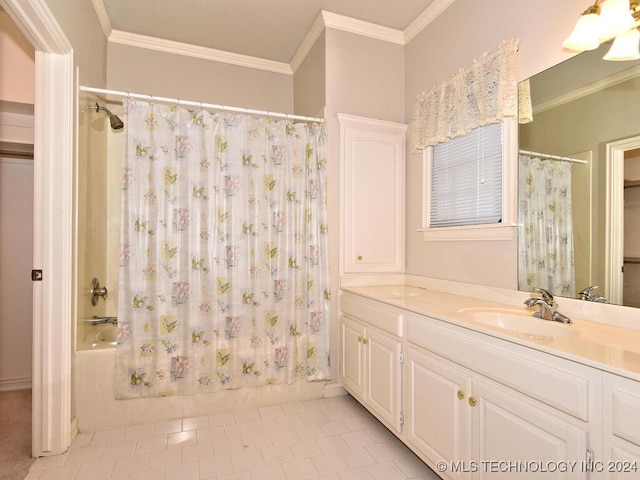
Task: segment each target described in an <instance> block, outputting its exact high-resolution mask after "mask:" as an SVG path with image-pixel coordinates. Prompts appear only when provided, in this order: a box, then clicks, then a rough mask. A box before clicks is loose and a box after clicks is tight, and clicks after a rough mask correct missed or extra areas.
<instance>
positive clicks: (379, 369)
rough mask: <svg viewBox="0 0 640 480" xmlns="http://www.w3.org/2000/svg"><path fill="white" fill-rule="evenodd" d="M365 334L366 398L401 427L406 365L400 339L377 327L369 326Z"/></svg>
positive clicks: (398, 429) (398, 428)
mask: <svg viewBox="0 0 640 480" xmlns="http://www.w3.org/2000/svg"><path fill="white" fill-rule="evenodd" d="M366 333H367V335H366V338H365V341H364V342H365V346H366V348H365V352H366V362H365V363H366V368H367V373H366V378H367V380H366V382H365V384H366V386H365V402H366V403H367V405H369V407H370V408H371V409H372V410H374V411H375V412H376V413H377V414H378V416H379V417H380V418H381V419H382V420H384V421H385V422H386V423H387V424H388V425H390V426H392V427H394V428H395V429H396V430H397V431H398V432H400V431H401V429H402V425H401V423H400V413H401V407H402V405H401V398H402V395H401V394H402V383H401V378H402V365H401V364H400V353H401V351H402V344H401V343H400V341H398V340H397V339H395V338H394V337H392V336H390V335H389V334H388V333H382V332H379V331H378V330H376V329H374V328H367V331H366Z"/></svg>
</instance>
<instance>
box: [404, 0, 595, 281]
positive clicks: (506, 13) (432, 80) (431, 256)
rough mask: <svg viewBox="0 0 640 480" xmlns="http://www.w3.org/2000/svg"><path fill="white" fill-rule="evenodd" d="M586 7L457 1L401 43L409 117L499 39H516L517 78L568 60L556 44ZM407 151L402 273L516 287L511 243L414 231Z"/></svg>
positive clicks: (415, 205) (418, 168) (416, 183)
mask: <svg viewBox="0 0 640 480" xmlns="http://www.w3.org/2000/svg"><path fill="white" fill-rule="evenodd" d="M585 8H586V4H585V2H584V1H583V0H563V1H561V2H559V1H557V0H531V1H527V2H522V1H513V0H484V1H482V2H477V1H475V0H456V1H455V2H454V3H453V4H452V5H451V6H449V7H448V8H447V9H446V10H445V11H444V12H443V13H442V15H440V16H439V17H438V18H437V19H436V20H434V21H433V22H432V23H431V24H430V25H429V26H428V27H427V28H426V29H425V30H423V31H422V32H421V33H420V34H418V35H417V36H416V37H415V38H414V39H413V40H412V41H411V42H410V43H409V44H408V45H407V47H406V70H405V72H406V97H405V102H406V110H407V121H408V122H410V120H411V118H412V116H413V108H414V103H415V98H416V96H417V95H419V94H420V93H421V92H422V91H425V90H429V89H430V88H431V87H433V86H435V85H437V84H439V83H440V82H442V81H443V80H445V79H447V78H448V77H450V76H451V75H452V74H453V73H455V71H456V70H457V69H459V68H461V67H467V66H469V65H471V64H472V62H473V60H474V59H476V58H479V57H480V55H481V54H482V53H483V52H485V51H489V50H493V49H495V48H496V47H497V46H498V44H499V43H500V42H501V41H502V40H508V39H512V38H516V39H519V40H520V44H519V45H520V48H519V52H518V67H519V78H520V79H524V78H528V77H530V76H531V75H533V74H535V73H538V72H540V71H542V70H544V69H546V68H548V67H550V66H552V65H554V64H556V63H558V62H560V61H562V60H564V59H566V58H569V57H570V56H571V55H572V54H571V53H568V52H563V50H562V46H561V43H562V40H563V39H564V38H565V37H566V36H567V35H568V34H569V33H570V31H571V29H572V28H573V25H574V24H575V21H576V20H577V18H578V16H579V14H580V13H581V12H582V11H583V10H584V9H585ZM410 130H411V127H410ZM410 134H411V132H410V131H409V135H410ZM407 152H409V153H408V155H407V165H406V167H407V175H406V178H407V211H406V213H407V217H406V225H407V231H406V239H407V240H406V242H407V243H406V245H407V250H406V269H407V272H408V273H411V274H415V275H423V276H429V277H434V278H441V279H447V280H456V281H461V282H468V283H476V284H481V285H490V286H495V287H502V288H512V289H517V260H518V254H517V241H516V240H513V241H500V242H429V243H427V242H424V241H423V240H422V236H421V234H420V233H418V232H417V230H418V229H419V228H420V226H421V218H422V183H421V182H422V159H421V156H420V155H411V153H410V152H411V146H410V145H409V148H407ZM512 161H516V159H513V160H512Z"/></svg>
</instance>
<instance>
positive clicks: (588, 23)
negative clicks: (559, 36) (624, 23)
mask: <svg viewBox="0 0 640 480" xmlns="http://www.w3.org/2000/svg"><path fill="white" fill-rule="evenodd" d="M598 32H599V17H598V14H596V13H589V14H587V15H582V16H581V17H580V18H579V19H578V21H577V22H576V26H575V27H573V31H572V32H571V35H569V37H568V38H567V39H566V40H565V41H564V42H562V46H563V47H564V48H567V49H569V50H575V51H577V52H583V51H585V50H595V49H596V48H598V46H600V42H599V41H598Z"/></svg>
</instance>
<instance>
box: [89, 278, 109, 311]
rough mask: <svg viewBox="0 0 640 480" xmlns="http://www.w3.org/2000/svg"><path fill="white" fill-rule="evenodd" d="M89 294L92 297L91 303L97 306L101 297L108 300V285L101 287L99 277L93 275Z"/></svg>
mask: <svg viewBox="0 0 640 480" xmlns="http://www.w3.org/2000/svg"><path fill="white" fill-rule="evenodd" d="M89 296H90V297H91V305H93V306H94V307H95V306H96V305H98V299H99V298H100V297H102V298H104V299H105V300H106V298H107V287H101V286H100V282H99V281H98V279H97V278H95V277H93V280H91V290H89Z"/></svg>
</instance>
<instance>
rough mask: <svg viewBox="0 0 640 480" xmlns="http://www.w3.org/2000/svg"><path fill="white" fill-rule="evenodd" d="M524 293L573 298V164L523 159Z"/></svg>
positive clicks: (520, 210) (521, 280)
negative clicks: (539, 290)
mask: <svg viewBox="0 0 640 480" xmlns="http://www.w3.org/2000/svg"><path fill="white" fill-rule="evenodd" d="M519 163H520V165H519V168H518V172H519V173H518V177H519V179H518V183H519V185H518V191H519V206H518V218H519V224H520V229H521V231H520V234H519V236H518V239H519V240H518V241H519V246H518V247H519V248H518V251H519V255H520V269H519V272H518V277H519V278H518V283H519V288H520V290H528V291H531V289H532V288H533V287H539V288H545V289H548V290H550V291H551V292H553V293H554V294H557V295H561V296H569V297H573V296H574V295H575V273H574V263H573V219H572V213H571V164H570V163H568V162H563V161H557V160H542V159H540V158H535V157H530V156H529V155H520V162H519Z"/></svg>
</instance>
